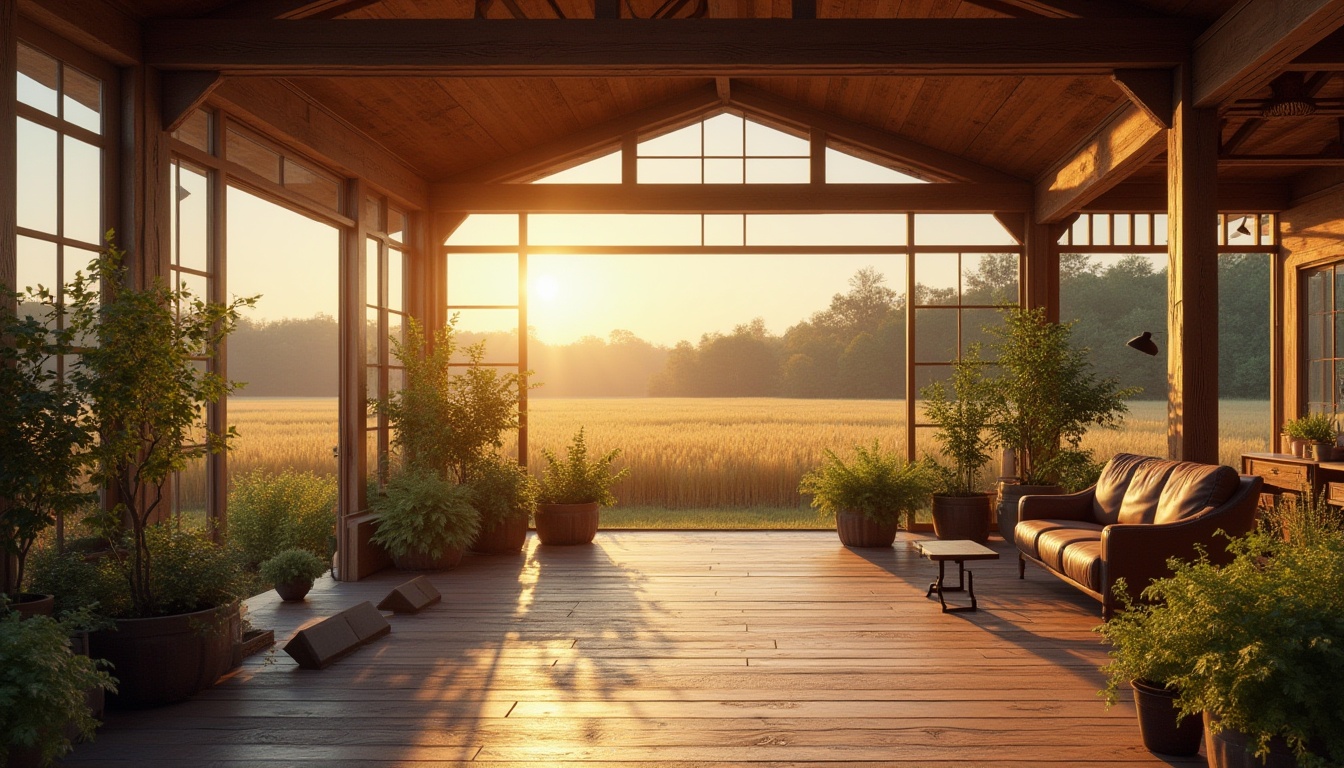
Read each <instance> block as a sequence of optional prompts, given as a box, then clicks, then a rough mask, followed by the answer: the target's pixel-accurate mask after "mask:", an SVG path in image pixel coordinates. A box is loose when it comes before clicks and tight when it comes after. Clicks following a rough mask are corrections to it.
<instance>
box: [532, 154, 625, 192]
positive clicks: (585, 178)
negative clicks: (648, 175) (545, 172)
mask: <svg viewBox="0 0 1344 768" xmlns="http://www.w3.org/2000/svg"><path fill="white" fill-rule="evenodd" d="M621 161H622V157H621V153H620V151H619V150H618V151H616V152H612V153H611V154H607V155H603V156H601V157H598V158H594V159H592V160H589V161H588V162H586V163H580V164H579V165H576V166H574V167H573V168H566V169H564V170H563V171H556V172H555V173H552V174H551V175H549V176H543V177H542V178H540V179H536V180H534V181H533V182H532V183H533V184H620V183H621V173H622V170H621Z"/></svg>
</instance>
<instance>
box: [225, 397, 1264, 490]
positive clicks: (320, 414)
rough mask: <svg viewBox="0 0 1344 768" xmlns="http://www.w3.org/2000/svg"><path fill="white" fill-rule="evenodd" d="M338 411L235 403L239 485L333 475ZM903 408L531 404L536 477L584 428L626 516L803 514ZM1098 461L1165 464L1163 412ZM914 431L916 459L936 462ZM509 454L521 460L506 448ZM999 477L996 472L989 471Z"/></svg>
mask: <svg viewBox="0 0 1344 768" xmlns="http://www.w3.org/2000/svg"><path fill="white" fill-rule="evenodd" d="M1220 407H1221V422H1222V432H1223V435H1222V443H1221V451H1220V453H1221V460H1222V462H1223V463H1225V464H1229V465H1231V466H1239V465H1240V462H1239V458H1238V457H1239V456H1240V454H1242V453H1244V452H1247V451H1263V450H1267V448H1268V436H1269V403H1268V402H1266V401H1234V400H1225V401H1223V402H1222V403H1221V406H1220ZM336 412H337V410H336V401H335V400H334V399H330V398H234V399H232V400H231V401H230V403H229V422H230V423H232V424H234V425H235V426H236V427H237V428H238V432H239V438H238V440H237V442H236V444H235V448H234V450H233V452H232V454H231V455H230V457H229V465H230V469H231V473H233V474H236V473H240V472H247V471H249V470H251V469H255V468H259V467H260V468H266V469H270V470H274V471H279V470H281V469H284V468H294V469H298V470H312V471H314V472H318V473H324V474H332V473H335V471H336V459H335V457H334V456H333V453H332V448H333V446H335V444H336ZM904 424H905V403H904V402H903V401H899V400H791V399H777V398H667V399H642V398H637V399H626V398H595V399H541V398H537V399H533V400H532V402H531V404H530V413H529V425H528V445H529V451H528V453H529V465H530V466H531V467H532V468H533V471H534V472H536V471H539V468H540V467H541V466H542V464H543V459H542V456H541V451H542V449H544V448H549V449H551V450H554V451H556V452H563V450H564V448H565V446H567V445H568V443H569V440H570V438H571V437H572V436H573V434H574V433H575V432H576V431H577V430H578V428H579V427H580V426H583V427H585V434H586V436H587V439H588V445H589V448H590V450H591V451H593V452H597V451H606V450H610V449H612V448H620V449H621V450H622V453H621V457H620V458H619V459H618V461H617V462H616V465H617V466H624V467H629V468H630V476H629V477H628V478H627V479H626V480H624V481H622V482H621V483H620V484H618V485H617V486H616V488H615V489H614V491H615V493H616V496H617V498H618V499H620V502H621V505H622V506H627V507H636V508H640V509H645V508H662V509H705V508H720V509H724V508H732V509H741V510H745V509H752V508H757V509H759V508H776V509H778V508H797V507H799V506H800V505H801V504H802V503H803V502H802V500H801V499H800V498H799V495H798V492H797V488H798V480H799V478H800V477H801V476H802V474H803V473H804V472H806V471H807V470H809V469H811V468H812V467H814V466H816V465H817V464H818V463H819V462H820V460H821V458H822V456H823V454H824V451H825V450H826V449H828V448H830V449H834V450H836V451H837V452H839V453H841V454H844V453H845V452H847V451H848V450H850V449H851V448H852V447H853V446H855V445H858V444H865V445H866V444H871V443H872V442H873V441H874V440H877V441H878V442H879V443H881V444H882V445H883V446H884V447H886V448H890V449H894V450H899V451H904V450H905V430H904ZM1083 445H1084V447H1087V448H1090V449H1091V450H1092V451H1093V453H1094V455H1096V456H1102V457H1105V456H1110V455H1113V454H1115V453H1118V452H1121V451H1127V452H1132V453H1145V454H1152V455H1159V456H1160V455H1164V454H1165V453H1166V404H1165V403H1161V402H1152V401H1139V402H1134V403H1131V404H1130V414H1129V416H1128V417H1127V418H1126V420H1125V422H1124V426H1123V427H1122V428H1121V429H1119V430H1096V431H1094V432H1093V433H1091V434H1089V435H1088V436H1087V438H1086V439H1085V440H1084V443H1083ZM935 447H936V446H935V445H934V444H933V441H932V439H931V434H930V432H929V430H925V429H921V430H918V435H917V444H916V453H917V455H918V454H922V453H924V452H925V451H930V452H932V451H933V450H934V449H935ZM505 450H506V451H510V452H512V451H516V442H515V441H514V440H513V439H512V436H510V439H509V440H508V442H507V444H506V447H505ZM991 469H992V471H993V472H994V473H997V468H996V467H995V468H991Z"/></svg>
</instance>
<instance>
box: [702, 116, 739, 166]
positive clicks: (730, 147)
mask: <svg viewBox="0 0 1344 768" xmlns="http://www.w3.org/2000/svg"><path fill="white" fill-rule="evenodd" d="M705 156H706V157H714V156H718V157H741V156H742V118H740V117H738V116H737V115H729V114H722V115H715V116H714V117H711V118H709V119H708V120H706V121H705Z"/></svg>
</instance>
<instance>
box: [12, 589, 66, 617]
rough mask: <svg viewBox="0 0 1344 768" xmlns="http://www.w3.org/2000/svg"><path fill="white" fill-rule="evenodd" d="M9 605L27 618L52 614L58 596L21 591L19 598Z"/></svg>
mask: <svg viewBox="0 0 1344 768" xmlns="http://www.w3.org/2000/svg"><path fill="white" fill-rule="evenodd" d="M9 607H10V608H13V609H14V610H15V611H17V612H18V614H19V615H20V616H22V617H23V618H25V619H27V618H29V617H32V616H50V615H51V614H52V613H53V612H54V611H55V610H56V597H55V596H53V595H38V594H34V593H32V592H20V593H19V599H18V600H15V601H14V602H12V603H10V604H9Z"/></svg>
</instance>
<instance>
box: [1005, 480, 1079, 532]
mask: <svg viewBox="0 0 1344 768" xmlns="http://www.w3.org/2000/svg"><path fill="white" fill-rule="evenodd" d="M1063 492H1064V489H1063V488H1060V487H1059V486H1058V485H1016V484H1013V483H999V510H998V517H999V535H1000V536H1002V537H1003V540H1004V541H1012V540H1013V529H1014V528H1016V527H1017V504H1018V502H1020V501H1021V500H1022V497H1023V496H1058V495H1059V494H1061V493H1063Z"/></svg>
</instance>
